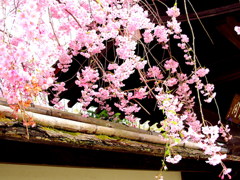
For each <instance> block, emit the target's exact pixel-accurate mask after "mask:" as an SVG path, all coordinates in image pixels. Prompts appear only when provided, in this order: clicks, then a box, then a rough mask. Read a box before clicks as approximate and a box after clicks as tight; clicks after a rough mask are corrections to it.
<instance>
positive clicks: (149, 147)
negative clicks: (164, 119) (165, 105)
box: [0, 118, 240, 161]
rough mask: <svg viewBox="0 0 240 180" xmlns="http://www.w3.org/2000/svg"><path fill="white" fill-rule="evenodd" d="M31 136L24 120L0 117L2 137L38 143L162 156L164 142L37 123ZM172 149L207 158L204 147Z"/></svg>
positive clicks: (229, 157)
mask: <svg viewBox="0 0 240 180" xmlns="http://www.w3.org/2000/svg"><path fill="white" fill-rule="evenodd" d="M28 132H29V138H28V137H27V134H26V127H23V126H22V125H21V122H19V121H15V120H9V119H7V118H2V119H1V121H0V139H5V140H12V141H22V142H30V143H37V144H49V145H57V146H66V147H72V148H82V149H93V150H103V151H109V152H111V151H112V152H123V153H133V154H143V155H149V156H156V157H163V156H164V152H165V145H163V144H157V143H149V142H139V141H134V140H130V139H125V138H119V137H111V136H107V135H97V134H84V133H78V132H71V131H64V130H58V129H54V128H49V127H43V126H39V125H38V126H36V127H34V128H29V129H28ZM173 153H176V154H177V153H178V154H181V156H182V157H183V158H185V159H206V158H207V156H206V155H204V154H203V152H202V151H201V150H197V149H190V148H185V147H175V148H174V151H173ZM227 160H231V161H240V157H237V156H228V158H227Z"/></svg>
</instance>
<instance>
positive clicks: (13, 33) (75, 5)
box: [0, 0, 239, 177]
mask: <svg viewBox="0 0 240 180" xmlns="http://www.w3.org/2000/svg"><path fill="white" fill-rule="evenodd" d="M140 4H141V3H140V2H139V0H32V1H26V0H17V1H16V0H9V1H5V0H4V1H1V3H0V13H1V14H0V41H1V43H0V96H2V97H5V98H6V99H7V100H8V103H9V104H19V102H33V100H34V98H35V97H37V96H38V95H39V94H41V93H46V90H47V89H48V88H49V87H52V91H54V92H55V95H54V99H53V101H52V103H54V104H56V105H58V104H59V101H60V98H59V95H60V94H61V93H62V92H63V91H65V90H67V89H66V87H65V83H64V82H60V83H59V82H57V81H56V80H57V78H56V77H55V73H56V72H54V71H55V70H56V69H55V68H53V67H57V68H58V69H60V70H61V71H62V73H65V72H67V71H68V70H69V67H70V66H71V63H72V61H73V59H74V57H75V56H77V55H78V56H82V57H84V58H86V59H88V60H91V61H92V62H94V66H91V65H89V66H85V67H82V69H80V70H79V72H77V74H76V78H77V80H76V81H75V84H76V85H77V86H79V87H80V88H81V89H82V90H81V92H79V93H80V94H81V97H80V98H79V99H78V101H79V102H80V103H81V104H82V107H83V111H87V108H88V107H89V105H90V104H91V102H97V103H98V104H99V106H100V108H101V109H103V110H106V111H107V112H108V114H109V116H110V117H111V116H113V115H114V113H116V112H114V111H113V107H112V106H111V105H109V103H108V102H109V101H114V106H115V107H116V108H118V110H119V111H121V112H122V113H123V114H124V116H125V119H127V120H129V121H130V122H131V124H132V125H134V123H135V122H136V121H137V118H138V117H135V115H134V114H135V113H137V112H138V111H140V109H141V108H143V109H144V107H142V106H141V100H147V98H149V97H151V98H154V99H155V100H156V104H157V107H158V108H159V109H160V110H161V111H162V112H163V114H164V116H165V117H164V119H159V123H160V125H161V128H160V130H159V132H161V133H162V137H164V138H167V139H170V140H171V141H173V143H172V144H171V146H173V145H175V144H177V143H179V141H193V142H196V143H199V146H200V147H201V148H202V149H203V150H204V151H205V154H207V155H210V156H211V157H209V159H208V161H207V163H209V164H211V165H217V164H222V159H224V158H225V157H226V155H224V154H221V153H220V147H218V146H217V145H216V140H217V138H218V137H219V134H221V135H222V136H223V137H224V138H225V139H229V137H228V131H229V130H228V128H227V127H224V126H223V125H221V124H220V123H219V124H218V125H216V126H206V125H205V123H202V122H201V120H202V121H203V122H205V121H206V120H205V119H204V117H203V118H202V119H200V118H198V117H197V115H196V113H195V110H194V106H195V100H196V99H199V98H202V99H203V100H202V99H200V102H202V101H203V102H204V101H205V102H207V103H210V102H211V101H212V99H214V98H215V95H216V93H215V92H214V85H213V84H210V83H207V82H206V81H205V77H206V75H207V74H208V73H209V69H207V68H205V67H201V66H200V65H199V64H197V62H196V60H195V59H194V58H193V56H195V52H194V51H193V50H192V48H191V46H190V45H189V38H188V36H187V35H186V34H183V33H182V29H181V23H180V22H178V20H177V17H178V16H179V15H180V10H179V9H178V8H177V6H176V5H174V6H173V7H171V8H168V9H167V11H166V14H167V15H168V16H169V20H168V21H166V22H159V23H155V22H152V19H151V18H150V13H149V12H148V11H147V10H146V9H147V8H144V7H143V6H142V5H140ZM235 30H236V32H237V33H239V27H236V28H235ZM171 39H173V40H174V41H176V42H177V47H178V48H179V49H180V50H181V51H182V52H183V57H182V59H181V58H180V59H176V58H175V57H174V56H173V55H172V54H171V51H170V48H171V47H170V40H171ZM106 42H113V49H115V55H116V57H114V59H107V58H106V61H104V62H103V60H102V59H99V58H98V55H99V54H101V53H102V51H103V50H104V49H106ZM151 43H156V44H158V46H159V47H160V48H161V50H162V49H163V50H166V51H167V52H169V57H167V58H164V59H158V62H159V63H152V62H151V61H150V60H149V58H148V57H147V56H144V57H140V56H139V55H137V53H136V51H137V46H138V45H139V44H143V45H144V47H145V48H147V45H149V44H151ZM145 45H146V46H145ZM149 51H150V50H149ZM146 52H148V50H146ZM146 54H148V53H146ZM159 57H161V55H159ZM159 57H157V58H159ZM78 63H79V64H83V62H78ZM106 64H107V66H106ZM180 64H184V65H185V66H187V67H189V70H190V71H189V72H190V73H189V72H183V71H182V69H181V67H180ZM53 65H55V66H53ZM134 74H138V76H139V79H136V81H139V82H140V83H139V84H140V85H139V86H138V87H134V89H126V88H127V87H126V84H125V82H126V80H128V79H129V78H130V77H131V76H133V75H134ZM100 84H104V85H100ZM194 91H196V92H200V94H201V96H196V97H195V96H194ZM22 104H24V103H22ZM139 118H141V117H139ZM165 160H166V161H168V162H171V163H177V162H178V161H180V160H181V156H180V155H178V154H176V155H173V156H167V157H166V158H165ZM222 166H223V164H222ZM229 172H230V170H229V169H227V168H226V167H225V166H223V172H222V174H221V177H222V176H224V175H228V173H229Z"/></svg>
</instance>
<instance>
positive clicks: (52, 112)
mask: <svg viewBox="0 0 240 180" xmlns="http://www.w3.org/2000/svg"><path fill="white" fill-rule="evenodd" d="M0 105H3V106H9V105H8V103H7V101H6V100H5V99H4V98H0ZM26 111H30V112H34V113H37V114H43V115H48V116H54V117H59V118H63V119H69V120H73V121H77V122H84V123H88V124H95V125H99V126H105V127H111V128H117V129H122V130H127V131H132V132H137V133H142V134H156V135H157V134H158V133H155V132H151V131H145V130H143V129H138V128H133V127H128V126H126V125H123V124H119V123H114V122H110V121H106V120H102V119H96V118H91V117H88V118H86V117H82V116H81V115H80V114H74V113H70V112H66V111H61V110H58V109H53V108H49V107H44V106H39V105H34V104H32V106H31V107H28V108H26Z"/></svg>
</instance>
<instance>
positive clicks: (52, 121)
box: [0, 105, 201, 149]
mask: <svg viewBox="0 0 240 180" xmlns="http://www.w3.org/2000/svg"><path fill="white" fill-rule="evenodd" d="M0 112H1V113H2V114H3V115H5V116H7V117H11V118H13V117H14V115H13V110H12V109H11V108H9V107H7V106H2V105H0ZM27 114H28V115H29V116H31V117H32V118H33V119H34V121H35V122H36V123H38V124H40V125H43V126H50V127H53V128H56V129H62V130H68V131H73V132H81V133H87V134H104V135H107V136H116V137H120V138H126V139H131V140H136V141H142V142H150V143H157V144H166V143H168V142H169V141H168V140H164V139H162V138H160V137H159V136H157V135H150V134H143V133H137V132H131V131H127V130H122V129H116V128H110V127H104V126H99V125H94V124H87V123H83V122H76V121H71V120H67V119H63V118H59V117H52V116H47V115H43V114H37V113H34V112H27ZM17 115H18V117H19V119H21V117H22V114H21V113H20V112H18V113H17ZM178 146H182V147H186V148H190V149H201V148H200V147H199V145H198V144H197V143H192V142H185V143H179V144H178Z"/></svg>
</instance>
